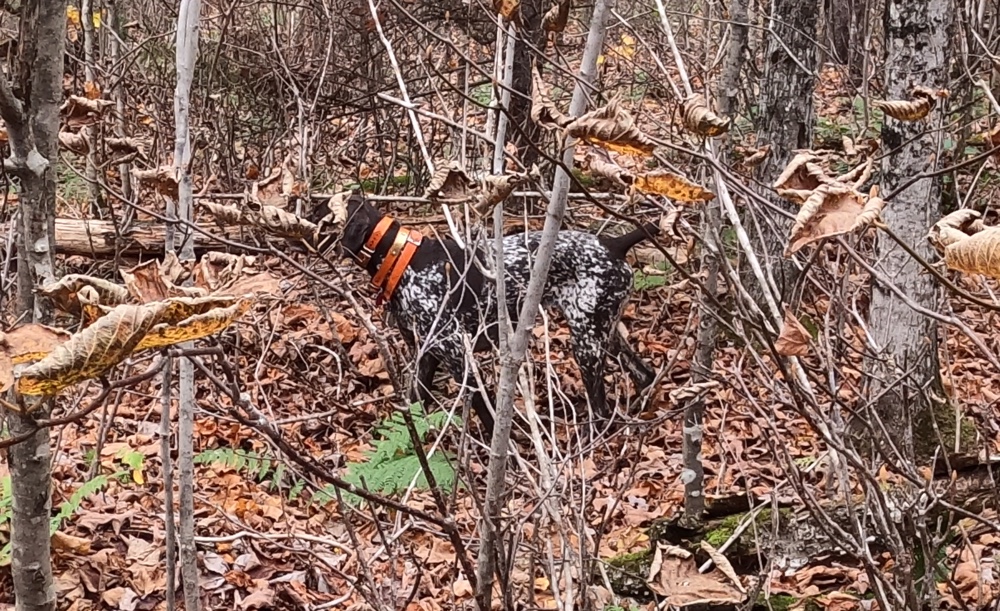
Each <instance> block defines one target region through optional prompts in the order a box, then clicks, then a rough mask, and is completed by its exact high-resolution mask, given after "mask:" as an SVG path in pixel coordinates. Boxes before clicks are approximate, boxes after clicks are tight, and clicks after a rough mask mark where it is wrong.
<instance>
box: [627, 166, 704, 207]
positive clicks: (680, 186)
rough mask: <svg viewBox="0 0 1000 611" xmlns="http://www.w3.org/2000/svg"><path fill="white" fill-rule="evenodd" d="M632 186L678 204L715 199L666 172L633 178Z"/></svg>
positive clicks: (686, 180) (647, 173)
mask: <svg viewBox="0 0 1000 611" xmlns="http://www.w3.org/2000/svg"><path fill="white" fill-rule="evenodd" d="M634 184H635V188H636V189H637V190H639V191H642V192H643V193H656V194H657V195H664V196H666V197H669V198H670V199H672V200H675V201H679V202H686V203H691V202H708V201H712V200H713V199H715V193H712V192H711V191H709V190H708V189H706V188H705V187H703V186H701V185H699V184H697V183H693V182H691V181H690V180H688V179H686V178H684V177H683V176H680V175H677V174H674V173H673V172H669V171H667V170H654V171H652V172H646V173H645V174H639V175H638V176H636V177H635V183H634Z"/></svg>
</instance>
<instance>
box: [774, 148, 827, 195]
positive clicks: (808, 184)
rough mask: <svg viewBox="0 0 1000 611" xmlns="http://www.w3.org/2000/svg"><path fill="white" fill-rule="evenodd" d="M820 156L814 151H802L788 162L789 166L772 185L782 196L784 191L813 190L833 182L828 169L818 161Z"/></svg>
mask: <svg viewBox="0 0 1000 611" xmlns="http://www.w3.org/2000/svg"><path fill="white" fill-rule="evenodd" d="M817 161H819V157H818V156H817V155H816V154H815V153H813V152H812V151H801V152H799V153H798V154H797V155H795V157H793V158H792V160H791V161H790V162H788V166H787V167H786V168H785V169H784V171H782V172H781V175H780V176H778V178H777V179H776V180H775V181H774V184H773V185H772V186H773V187H774V189H775V190H776V191H777V192H778V194H780V195H781V196H782V197H785V195H784V194H783V193H782V191H789V192H793V193H798V192H802V191H812V190H813V189H815V188H816V187H818V186H820V185H821V184H824V183H828V182H833V178H831V177H829V176H827V174H826V171H825V170H823V168H822V167H821V166H820V165H819V164H818V163H816V162H817Z"/></svg>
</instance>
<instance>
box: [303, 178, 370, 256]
mask: <svg viewBox="0 0 1000 611" xmlns="http://www.w3.org/2000/svg"><path fill="white" fill-rule="evenodd" d="M311 217H312V219H316V220H314V221H313V222H314V223H316V226H317V230H316V234H317V240H316V243H317V249H318V250H319V251H320V252H331V249H333V248H336V250H335V251H333V252H336V254H337V255H339V256H343V257H352V258H357V255H358V253H359V252H360V251H361V247H362V246H364V245H365V240H367V239H368V236H369V235H370V234H371V232H372V230H373V229H374V228H375V225H377V224H378V221H379V219H381V218H382V213H380V212H379V211H378V210H376V209H375V207H374V206H372V205H371V204H370V203H368V201H367V200H366V199H365V198H364V196H362V195H361V194H360V193H359V192H357V191H353V192H351V191H345V192H343V193H338V194H336V195H334V196H333V197H331V198H330V199H329V200H327V201H326V202H324V203H322V204H320V205H319V206H317V207H316V209H315V210H313V213H312V215H311Z"/></svg>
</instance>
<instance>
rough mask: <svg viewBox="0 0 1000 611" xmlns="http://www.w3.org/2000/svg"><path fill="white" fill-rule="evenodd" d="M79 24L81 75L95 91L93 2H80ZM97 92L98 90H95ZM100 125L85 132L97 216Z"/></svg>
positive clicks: (101, 206)
mask: <svg viewBox="0 0 1000 611" xmlns="http://www.w3.org/2000/svg"><path fill="white" fill-rule="evenodd" d="M80 24H81V25H82V26H83V73H84V78H85V79H86V83H87V85H89V86H90V87H93V88H95V90H97V89H96V88H97V77H96V71H95V70H94V68H95V63H94V62H95V58H94V36H95V34H94V3H93V0H82V1H81V2H80ZM97 91H99V90H97ZM100 128H101V125H100V123H99V122H98V123H95V124H94V125H91V126H90V129H89V130H87V157H86V163H87V169H86V177H87V188H88V189H89V190H90V213H91V214H92V215H94V216H99V215H100V214H101V212H102V210H103V209H104V198H103V195H102V193H101V186H100V183H99V181H98V180H97V165H98V164H97V136H98V131H99V130H100Z"/></svg>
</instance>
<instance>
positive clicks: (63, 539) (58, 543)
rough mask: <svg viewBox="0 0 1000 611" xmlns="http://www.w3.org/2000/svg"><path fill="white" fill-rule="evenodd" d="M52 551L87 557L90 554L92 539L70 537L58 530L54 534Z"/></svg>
mask: <svg viewBox="0 0 1000 611" xmlns="http://www.w3.org/2000/svg"><path fill="white" fill-rule="evenodd" d="M52 549H54V550H57V551H62V552H73V553H74V554H77V555H80V556H85V555H87V554H89V553H90V539H84V538H83V537H76V536H73V535H68V534H66V533H64V532H62V531H61V530H57V531H56V532H54V533H52Z"/></svg>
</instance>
